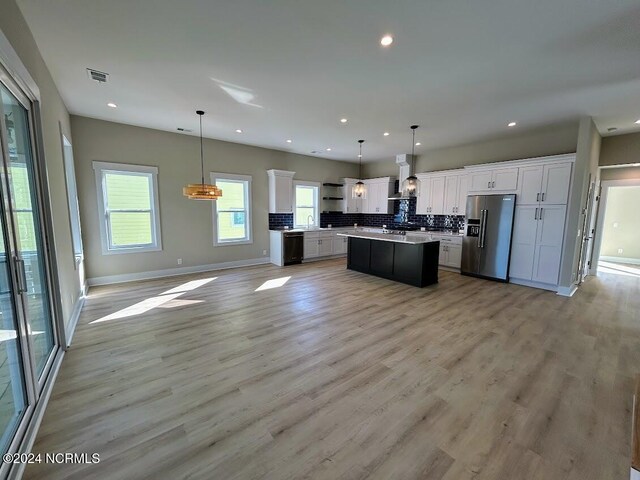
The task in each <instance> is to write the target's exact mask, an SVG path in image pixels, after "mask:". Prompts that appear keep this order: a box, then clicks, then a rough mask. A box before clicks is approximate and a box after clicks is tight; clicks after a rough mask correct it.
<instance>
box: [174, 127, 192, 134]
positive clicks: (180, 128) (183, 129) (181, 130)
mask: <svg viewBox="0 0 640 480" xmlns="http://www.w3.org/2000/svg"><path fill="white" fill-rule="evenodd" d="M176 130H178V131H179V132H185V133H189V132H193V130H191V129H190V128H182V127H178V128H177V129H176Z"/></svg>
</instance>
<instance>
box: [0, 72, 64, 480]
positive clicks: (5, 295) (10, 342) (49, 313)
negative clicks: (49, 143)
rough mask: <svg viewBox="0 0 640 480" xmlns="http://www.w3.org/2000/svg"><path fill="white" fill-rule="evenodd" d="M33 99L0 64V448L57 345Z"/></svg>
mask: <svg viewBox="0 0 640 480" xmlns="http://www.w3.org/2000/svg"><path fill="white" fill-rule="evenodd" d="M31 105H32V103H31V101H30V100H29V99H28V97H26V96H25V95H24V94H23V93H22V91H21V90H20V89H19V88H18V87H17V86H16V85H14V84H13V83H11V78H10V77H9V76H8V75H7V74H6V71H3V70H2V67H0V454H3V453H5V452H8V451H15V449H16V448H17V445H18V444H19V442H20V441H21V439H22V436H23V434H24V432H25V430H26V427H27V425H28V423H29V421H30V420H31V418H32V415H33V412H34V408H35V405H37V402H38V400H39V396H40V392H41V390H42V387H43V384H44V382H45V380H46V378H47V375H48V373H49V371H50V370H51V369H50V366H51V364H52V363H53V359H54V353H56V352H57V351H58V348H59V341H58V338H57V334H56V328H54V321H53V319H54V316H53V305H52V303H51V281H50V276H49V261H48V260H49V259H48V256H47V255H48V249H47V248H45V246H46V236H45V235H44V228H43V218H42V208H41V207H42V202H41V198H42V197H41V193H40V188H39V180H38V179H39V176H38V169H37V162H36V161H35V159H36V156H35V148H34V141H33V139H34V135H33V128H34V122H33V118H32V116H31ZM9 467H10V465H5V464H2V465H1V466H0V476H2V475H3V474H4V473H5V472H6V470H7V469H8V468H9Z"/></svg>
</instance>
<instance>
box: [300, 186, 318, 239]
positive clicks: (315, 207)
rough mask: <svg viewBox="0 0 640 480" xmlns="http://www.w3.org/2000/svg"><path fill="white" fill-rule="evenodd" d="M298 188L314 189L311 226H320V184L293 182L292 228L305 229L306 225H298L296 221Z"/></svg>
mask: <svg viewBox="0 0 640 480" xmlns="http://www.w3.org/2000/svg"><path fill="white" fill-rule="evenodd" d="M298 187H314V188H315V198H314V203H315V205H313V226H314V227H316V226H317V227H319V226H320V182H305V181H304V180H294V182H293V222H294V225H293V226H294V228H302V227H306V226H307V224H306V223H304V224H302V225H298V224H296V223H295V221H296V210H297V208H298Z"/></svg>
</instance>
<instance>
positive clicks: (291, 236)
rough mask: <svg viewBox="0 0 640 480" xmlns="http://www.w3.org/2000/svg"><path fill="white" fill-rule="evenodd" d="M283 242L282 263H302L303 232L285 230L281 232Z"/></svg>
mask: <svg viewBox="0 0 640 480" xmlns="http://www.w3.org/2000/svg"><path fill="white" fill-rule="evenodd" d="M282 243H283V249H282V250H283V252H284V254H283V257H284V258H283V263H284V265H293V264H295V263H302V255H303V251H304V233H303V232H285V233H283V234H282Z"/></svg>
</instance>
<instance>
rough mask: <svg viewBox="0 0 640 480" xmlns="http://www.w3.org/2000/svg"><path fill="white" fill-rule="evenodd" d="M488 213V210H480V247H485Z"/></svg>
mask: <svg viewBox="0 0 640 480" xmlns="http://www.w3.org/2000/svg"><path fill="white" fill-rule="evenodd" d="M487 213H488V210H481V211H480V248H484V240H485V236H486V233H487Z"/></svg>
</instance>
